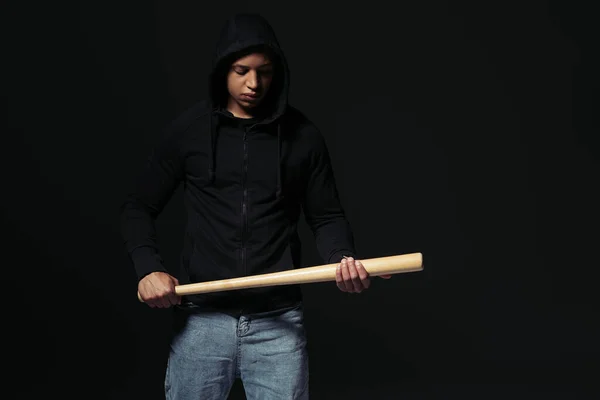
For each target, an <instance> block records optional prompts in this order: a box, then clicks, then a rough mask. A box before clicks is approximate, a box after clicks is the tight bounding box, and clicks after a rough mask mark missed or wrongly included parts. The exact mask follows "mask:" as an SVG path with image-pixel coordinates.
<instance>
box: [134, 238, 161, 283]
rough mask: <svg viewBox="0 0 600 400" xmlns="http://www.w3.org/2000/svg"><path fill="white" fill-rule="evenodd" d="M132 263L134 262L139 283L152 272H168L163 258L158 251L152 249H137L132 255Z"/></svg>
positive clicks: (143, 247) (144, 247)
mask: <svg viewBox="0 0 600 400" xmlns="http://www.w3.org/2000/svg"><path fill="white" fill-rule="evenodd" d="M131 261H133V267H134V268H135V272H136V274H137V277H138V281H140V280H141V279H142V278H143V277H145V276H146V275H148V274H150V273H152V272H158V271H160V272H168V271H167V269H166V268H165V266H164V264H163V260H162V258H161V257H160V255H159V254H158V252H157V251H156V249H154V248H152V247H148V246H142V247H138V248H136V249H135V250H133V252H132V253H131Z"/></svg>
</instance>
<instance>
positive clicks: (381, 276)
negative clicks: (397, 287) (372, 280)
mask: <svg viewBox="0 0 600 400" xmlns="http://www.w3.org/2000/svg"><path fill="white" fill-rule="evenodd" d="M379 277H380V278H383V279H390V278H391V277H392V276H391V275H379Z"/></svg>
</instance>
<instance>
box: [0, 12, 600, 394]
mask: <svg viewBox="0 0 600 400" xmlns="http://www.w3.org/2000/svg"><path fill="white" fill-rule="evenodd" d="M205 3H206V2H166V1H165V2H155V3H151V2H140V3H139V4H136V5H134V4H132V3H129V2H120V3H115V4H108V3H106V2H96V3H92V2H82V3H81V4H74V3H63V4H62V5H57V4H56V3H55V2H47V3H42V2H39V4H36V3H25V2H13V4H7V3H3V6H2V8H3V11H2V30H3V35H2V38H3V46H2V54H3V57H2V59H3V62H2V65H3V69H4V73H3V78H4V83H3V90H2V99H3V103H4V107H3V114H4V115H5V118H3V120H4V121H5V124H6V128H5V129H3V132H2V133H3V135H2V139H3V144H2V146H1V151H2V168H1V170H2V181H1V182H2V196H1V198H2V208H1V210H2V214H1V216H2V226H3V232H4V235H3V240H2V256H3V262H2V265H3V267H4V268H3V270H4V272H5V279H4V280H3V286H4V289H5V291H4V292H5V297H6V300H5V302H4V307H5V310H6V312H5V319H4V324H3V330H4V331H5V333H8V336H6V335H5V337H7V339H5V341H4V350H5V355H6V357H5V358H4V363H3V364H4V367H5V368H7V369H8V370H9V371H10V372H11V377H12V378H11V379H13V381H12V382H11V383H9V385H8V388H10V390H14V391H18V392H19V394H16V395H15V398H30V397H33V395H52V396H54V395H55V394H56V395H58V397H60V398H78V399H81V398H99V399H146V400H150V399H161V398H163V388H162V384H163V374H164V369H163V368H164V362H165V360H166V355H167V350H168V349H167V346H168V343H167V334H168V328H169V321H170V320H169V313H168V311H166V310H153V309H149V308H148V307H146V306H144V305H143V304H140V303H139V302H138V301H137V298H136V288H137V286H136V285H137V283H136V280H135V276H134V273H133V268H132V267H131V265H130V262H129V260H128V258H127V256H126V253H125V251H124V247H123V244H122V239H121V237H120V232H119V216H118V212H119V206H120V204H121V202H122V201H123V200H124V198H125V195H126V193H127V191H128V190H129V189H130V188H131V184H132V180H133V177H134V175H135V173H136V172H137V171H138V170H139V168H140V167H141V166H142V163H143V162H144V160H145V158H146V156H147V155H148V152H149V150H150V148H151V146H152V145H153V144H154V142H155V140H156V139H157V138H158V135H159V133H160V130H161V129H162V128H163V126H164V125H165V124H166V123H168V122H169V121H170V120H171V119H172V118H174V117H175V116H176V115H177V114H178V113H179V112H180V111H182V110H183V109H185V108H187V107H188V106H189V105H191V104H192V103H193V102H195V101H197V100H201V99H203V98H204V94H205V91H206V87H207V86H206V82H207V81H206V75H207V73H208V69H209V67H210V57H211V54H212V49H213V45H214V42H215V40H216V37H217V34H218V30H219V28H220V27H221V24H222V23H223V21H224V20H225V18H226V17H228V16H229V15H230V14H232V13H234V12H238V11H257V12H260V13H262V14H263V15H264V16H266V17H267V18H268V19H269V20H270V21H271V23H272V25H273V27H274V28H275V30H276V32H277V34H278V37H279V39H280V42H281V44H282V46H283V48H284V51H285V52H286V55H287V57H288V58H289V62H290V66H291V71H292V88H291V96H290V99H291V101H292V103H293V104H294V105H295V106H297V107H298V108H300V109H301V110H302V111H304V112H305V113H306V114H307V115H308V116H309V117H310V118H311V119H312V120H313V121H314V122H315V123H316V124H317V125H318V126H319V127H320V128H321V130H322V131H323V133H324V134H325V136H326V139H327V142H328V144H329V147H330V151H331V154H332V157H333V163H334V169H335V173H336V177H337V179H338V187H339V190H340V193H341V196H342V201H343V204H344V206H345V208H346V210H347V215H348V218H349V220H350V222H351V224H352V225H353V227H354V229H355V232H356V239H357V245H358V248H359V251H360V252H361V254H362V255H363V257H365V258H367V257H378V256H385V255H395V254H403V253H409V252H414V251H420V252H422V253H423V254H424V259H425V270H424V271H422V272H418V273H412V274H405V275H396V276H394V277H393V278H392V279H391V280H389V281H384V280H382V279H378V278H377V279H375V280H374V282H373V286H372V287H371V289H369V290H368V291H366V292H364V293H362V294H359V295H350V294H345V293H341V292H339V291H338V290H337V288H336V287H335V284H334V283H320V284H310V285H305V286H304V287H303V289H304V293H305V301H306V324H307V329H308V333H309V349H310V357H311V358H310V360H311V393H312V398H315V399H321V398H323V399H332V398H346V399H363V398H371V399H396V398H398V399H400V398H402V399H416V398H419V399H421V398H423V399H446V398H454V397H461V398H468V397H469V398H470V397H472V398H478V399H483V398H485V399H489V398H498V399H504V398H512V397H527V398H544V399H548V398H552V399H554V398H556V399H573V398H593V397H594V396H593V395H594V394H597V390H596V388H595V386H594V385H593V384H594V383H595V380H596V378H597V376H598V375H597V374H598V372H599V368H598V367H599V364H598V351H599V345H598V341H597V339H598V336H599V333H600V332H599V329H598V327H597V325H596V320H597V317H598V304H599V302H598V294H597V291H596V286H597V277H598V274H597V272H596V271H597V269H598V267H599V266H600V265H599V263H598V259H597V257H596V253H597V250H598V239H599V238H600V235H599V234H598V223H599V222H600V212H599V207H598V204H600V197H599V195H598V184H599V177H600V175H599V171H600V146H599V139H598V122H597V121H598V120H597V110H598V94H599V93H598V77H597V71H598V70H600V66H599V64H598V56H597V52H598V47H597V39H598V24H597V21H596V20H595V19H594V14H593V13H592V12H591V8H590V9H588V8H586V7H583V6H581V5H579V6H576V5H573V4H572V3H568V4H567V2H563V3H558V2H521V3H518V2H515V3H514V4H512V5H507V4H505V3H495V4H494V5H492V4H488V2H471V3H465V2H440V1H437V2H402V3H399V4H397V3H389V4H386V3H384V2H375V1H369V2H360V3H358V2H357V3H354V5H351V4H350V3H347V2H345V3H340V5H339V6H337V7H336V6H333V5H330V4H329V3H326V2H315V3H307V2H268V3H267V2H233V1H227V2H213V5H212V6H210V7H209V6H208V5H207V4H205ZM482 3H485V5H484V4H482ZM525 3H526V4H525ZM589 3H590V4H592V3H593V2H589ZM582 4H583V3H582ZM183 220H184V214H183V210H182V204H181V192H177V193H176V195H175V196H174V198H173V200H172V201H171V203H169V205H168V206H167V209H166V210H165V211H164V213H163V214H162V215H161V217H160V219H159V221H158V222H157V224H158V230H159V239H160V243H161V248H162V255H163V257H164V258H165V259H166V261H167V264H170V265H175V264H176V263H177V260H178V251H179V249H180V239H181V235H182V228H183ZM301 229H302V230H301V233H302V236H303V238H304V239H305V256H306V258H305V262H306V266H308V265H316V264H319V263H321V261H320V260H319V258H318V257H317V255H316V251H315V248H314V243H313V242H312V237H311V235H310V234H309V232H308V230H307V229H306V227H305V226H304V225H302V227H301ZM9 356H10V357H9ZM231 398H243V394H242V388H241V386H239V384H238V385H236V387H235V388H234V391H233V392H232V396H231Z"/></svg>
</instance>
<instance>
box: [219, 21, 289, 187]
mask: <svg viewBox="0 0 600 400" xmlns="http://www.w3.org/2000/svg"><path fill="white" fill-rule="evenodd" d="M260 49H266V50H268V51H269V53H270V54H271V55H272V56H273V58H274V59H273V60H272V62H273V66H274V75H273V82H272V83H271V87H270V88H269V92H268V93H267V95H266V97H265V99H264V100H263V104H261V105H260V110H261V111H260V115H259V122H258V123H259V124H269V123H272V122H275V123H276V130H277V139H278V155H279V157H278V159H279V165H278V166H277V193H276V196H277V197H282V191H281V142H282V139H281V135H282V134H281V121H280V117H281V116H282V115H283V114H284V112H285V110H286V107H287V105H288V93H289V87H290V71H289V68H288V63H287V60H286V58H285V55H284V53H283V50H282V49H281V46H280V45H279V41H278V40H277V37H276V35H275V31H274V30H273V28H272V27H271V25H270V24H269V22H268V21H267V20H266V19H265V18H264V17H262V16H260V15H258V14H252V13H241V14H235V15H233V16H232V17H231V18H229V19H228V20H227V21H225V24H224V25H223V28H222V29H221V32H220V35H219V38H218V40H217V45H216V48H215V52H214V55H213V61H212V68H211V72H210V74H209V82H208V88H209V103H210V108H211V112H210V113H209V115H210V120H209V131H210V149H209V171H208V172H209V174H208V175H209V183H212V182H213V181H214V178H215V170H216V165H215V158H216V157H215V155H214V153H215V143H216V141H217V135H218V134H219V128H218V127H219V118H221V117H222V114H223V111H224V109H225V107H226V104H227V98H228V95H229V94H228V92H227V85H226V77H227V73H228V71H229V67H230V65H231V63H232V62H234V61H235V60H237V59H238V58H240V57H243V56H244V55H247V54H249V53H251V52H253V51H255V50H260Z"/></svg>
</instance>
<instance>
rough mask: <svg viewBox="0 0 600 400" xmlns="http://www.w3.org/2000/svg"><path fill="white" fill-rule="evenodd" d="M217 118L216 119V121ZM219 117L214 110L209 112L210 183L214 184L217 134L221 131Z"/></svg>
mask: <svg viewBox="0 0 600 400" xmlns="http://www.w3.org/2000/svg"><path fill="white" fill-rule="evenodd" d="M214 119H216V121H214ZM218 125H219V117H218V116H217V115H214V111H213V110H211V112H210V113H209V114H208V131H209V138H208V183H209V184H212V183H213V182H214V180H215V169H216V161H215V158H216V157H215V147H216V143H217V135H218V132H219V129H218V128H219V126H218Z"/></svg>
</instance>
